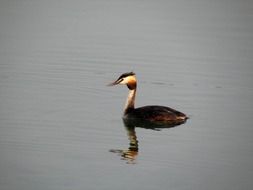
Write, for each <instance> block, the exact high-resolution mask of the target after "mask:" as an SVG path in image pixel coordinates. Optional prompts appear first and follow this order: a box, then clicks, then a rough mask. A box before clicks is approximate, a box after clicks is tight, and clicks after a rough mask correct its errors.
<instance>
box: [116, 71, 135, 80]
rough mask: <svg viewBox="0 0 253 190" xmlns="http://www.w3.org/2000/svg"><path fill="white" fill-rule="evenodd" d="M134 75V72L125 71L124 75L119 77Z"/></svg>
mask: <svg viewBox="0 0 253 190" xmlns="http://www.w3.org/2000/svg"><path fill="white" fill-rule="evenodd" d="M133 75H135V73H134V72H129V73H123V74H122V75H120V77H119V78H118V80H119V79H122V78H125V77H128V76H133Z"/></svg>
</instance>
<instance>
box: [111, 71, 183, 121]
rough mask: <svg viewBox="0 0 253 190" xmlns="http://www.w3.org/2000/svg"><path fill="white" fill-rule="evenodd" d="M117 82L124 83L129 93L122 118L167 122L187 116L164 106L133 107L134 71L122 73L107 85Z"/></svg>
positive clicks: (135, 85)
mask: <svg viewBox="0 0 253 190" xmlns="http://www.w3.org/2000/svg"><path fill="white" fill-rule="evenodd" d="M117 84H125V85H127V87H128V89H129V94H128V97H127V101H126V105H125V109H124V116H123V117H124V118H134V119H143V120H147V121H151V122H168V123H183V122H185V121H186V120H187V116H186V115H185V114H184V113H182V112H179V111H177V110H174V109H172V108H169V107H165V106H156V105H151V106H144V107H139V108H135V107H134V103H135V96H136V89H137V80H136V77H135V73H133V72H130V73H124V74H122V75H121V76H120V77H119V78H118V79H117V80H116V81H115V82H113V83H111V84H109V86H114V85H117Z"/></svg>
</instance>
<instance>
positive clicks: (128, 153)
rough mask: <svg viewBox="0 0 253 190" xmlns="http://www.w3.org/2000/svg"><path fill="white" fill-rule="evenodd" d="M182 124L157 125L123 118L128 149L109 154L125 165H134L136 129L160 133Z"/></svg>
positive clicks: (136, 148) (136, 141)
mask: <svg viewBox="0 0 253 190" xmlns="http://www.w3.org/2000/svg"><path fill="white" fill-rule="evenodd" d="M183 123H185V121H182V122H173V123H164V122H161V123H157V122H149V121H143V120H137V119H133V118H131V119H129V118H123V124H124V126H125V129H126V132H127V136H128V139H129V148H128V149H126V150H120V149H111V150H110V152H112V153H117V154H118V155H119V156H120V157H121V159H122V160H125V161H126V163H127V164H136V159H137V156H138V152H139V147H138V140H137V135H136V132H135V128H136V127H140V128H145V129H151V130H156V131H160V130H161V129H164V128H172V127H176V126H178V125H181V124H183Z"/></svg>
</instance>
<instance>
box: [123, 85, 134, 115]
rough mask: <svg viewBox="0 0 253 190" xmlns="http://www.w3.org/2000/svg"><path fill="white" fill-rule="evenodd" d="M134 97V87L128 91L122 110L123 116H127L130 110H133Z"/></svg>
mask: <svg viewBox="0 0 253 190" xmlns="http://www.w3.org/2000/svg"><path fill="white" fill-rule="evenodd" d="M135 95H136V87H135V88H133V89H130V90H129V93H128V97H127V100H126V105H125V109H124V114H127V113H128V112H129V111H130V110H133V109H134V103H135Z"/></svg>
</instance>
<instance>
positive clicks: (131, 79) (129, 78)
mask: <svg viewBox="0 0 253 190" xmlns="http://www.w3.org/2000/svg"><path fill="white" fill-rule="evenodd" d="M117 84H126V85H127V87H128V88H129V89H130V90H133V89H136V86H137V84H136V77H135V73H133V72H130V73H124V74H122V75H121V76H120V77H119V78H118V79H117V80H116V81H114V82H112V83H110V84H109V85H108V86H114V85H117Z"/></svg>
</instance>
